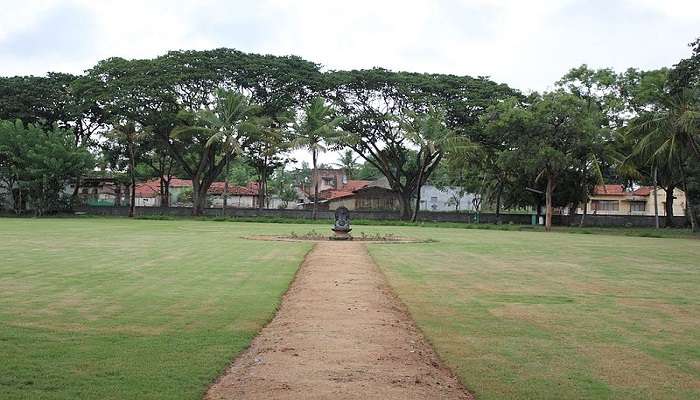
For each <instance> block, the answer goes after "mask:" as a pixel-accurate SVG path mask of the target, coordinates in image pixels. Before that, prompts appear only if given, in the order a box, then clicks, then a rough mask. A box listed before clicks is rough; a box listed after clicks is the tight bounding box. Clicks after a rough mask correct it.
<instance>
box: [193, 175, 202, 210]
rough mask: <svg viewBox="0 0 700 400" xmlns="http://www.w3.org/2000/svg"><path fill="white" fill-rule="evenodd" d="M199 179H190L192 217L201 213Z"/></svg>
mask: <svg viewBox="0 0 700 400" xmlns="http://www.w3.org/2000/svg"><path fill="white" fill-rule="evenodd" d="M200 186H201V185H200V183H199V179H198V178H197V177H196V176H195V177H193V179H192V215H193V216H195V217H196V216H199V215H201V213H202V210H201V208H200V201H199V189H200Z"/></svg>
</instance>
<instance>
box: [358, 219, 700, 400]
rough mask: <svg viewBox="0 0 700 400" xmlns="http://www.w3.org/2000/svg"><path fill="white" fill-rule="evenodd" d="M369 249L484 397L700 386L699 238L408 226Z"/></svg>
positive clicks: (634, 392) (698, 391) (644, 394)
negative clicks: (404, 240) (395, 240)
mask: <svg viewBox="0 0 700 400" xmlns="http://www.w3.org/2000/svg"><path fill="white" fill-rule="evenodd" d="M400 231H401V232H402V233H404V234H413V235H414V236H417V235H420V236H423V237H431V238H433V239H436V240H437V241H438V242H437V243H429V244H414V245H391V246H387V245H372V246H370V252H371V254H372V256H373V257H374V258H375V260H376V261H377V262H378V264H379V265H380V266H381V268H382V269H383V270H384V271H385V273H386V275H387V277H388V279H389V281H390V283H391V285H392V286H393V287H394V289H395V291H396V292H397V294H398V295H399V297H400V298H401V299H402V300H403V301H404V303H406V304H407V306H408V308H409V310H410V312H411V314H412V315H413V317H414V318H415V319H416V321H417V323H418V325H419V326H420V328H421V329H422V330H423V332H424V333H425V335H426V336H427V337H428V339H429V340H430V341H431V342H432V343H433V345H434V346H435V348H436V350H437V352H438V353H439V354H440V356H441V357H442V358H443V359H444V360H445V361H446V363H447V364H448V365H449V366H451V367H452V368H453V369H454V370H455V372H456V373H457V374H458V375H459V376H460V377H461V378H462V380H463V382H464V383H465V384H466V385H467V387H468V388H469V389H471V390H472V391H473V392H474V393H475V394H476V396H477V398H478V399H592V398H595V399H598V398H601V399H603V398H615V399H697V398H700V242H699V241H697V240H696V239H657V238H642V237H625V236H607V235H569V234H562V233H551V234H546V233H541V232H502V231H483V230H455V229H453V230H448V229H428V228H425V229H414V230H408V229H407V228H401V229H400Z"/></svg>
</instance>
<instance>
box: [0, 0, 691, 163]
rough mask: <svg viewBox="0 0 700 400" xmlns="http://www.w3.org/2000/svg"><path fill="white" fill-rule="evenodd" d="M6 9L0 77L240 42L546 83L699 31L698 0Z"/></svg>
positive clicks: (630, 60)
mask: <svg viewBox="0 0 700 400" xmlns="http://www.w3.org/2000/svg"><path fill="white" fill-rule="evenodd" d="M0 10H2V11H3V18H2V23H0V75H29V74H33V75H41V74H44V73H46V72H48V71H61V72H72V73H80V72H82V71H83V70H85V69H87V68H89V67H91V66H92V65H94V64H95V63H96V62H97V61H98V60H101V59H104V58H107V57H112V56H120V57H125V58H150V57H154V56H157V55H160V54H163V53H165V52H166V51H168V50H174V49H208V48H216V47H231V48H236V49H239V50H243V51H247V52H255V53H269V54H275V55H287V54H295V55H299V56H301V57H303V58H305V59H308V60H310V61H314V62H317V63H320V64H322V65H323V66H324V67H325V68H327V69H351V68H370V67H374V66H381V67H385V68H389V69H393V70H406V71H417V72H442V73H453V74H460V75H471V76H481V75H483V76H489V77H491V79H493V80H495V81H498V82H504V83H507V84H509V85H511V86H513V87H515V88H518V89H521V90H546V89H550V88H551V86H552V83H553V82H554V81H556V80H557V79H558V78H560V77H561V76H562V75H563V74H564V73H566V71H567V70H569V69H570V68H572V67H574V66H578V65H580V64H583V63H586V64H588V65H589V66H591V67H595V68H599V67H612V68H614V69H616V70H623V69H625V68H627V67H638V68H642V69H652V68H658V67H662V66H671V65H673V64H674V63H676V62H677V61H678V60H679V59H680V58H683V57H687V56H688V55H689V54H690V51H689V49H688V47H687V44H688V43H689V42H691V41H692V40H693V39H694V38H695V37H698V36H700V0H656V1H654V0H592V1H583V0H579V1H573V0H552V1H525V0H522V1H518V0H504V1H487V0H473V1H470V0H433V1H429V0H425V1H409V0H404V1H388V0H371V1H364V0H344V1H333V0H325V1H321V0H319V1H311V0H309V1H306V0H294V1H282V0H257V1H256V0H248V1H233V0H229V1H225V0H221V1H217V0H199V1H178V0H168V1H160V0H148V1H147V0H140V1H131V0H121V1H108V0H74V1H70V0H63V1H58V0H55V1H52V0H21V1H20V0H0ZM329 157H330V155H329V156H327V157H325V159H326V160H328V159H329ZM331 158H332V157H331Z"/></svg>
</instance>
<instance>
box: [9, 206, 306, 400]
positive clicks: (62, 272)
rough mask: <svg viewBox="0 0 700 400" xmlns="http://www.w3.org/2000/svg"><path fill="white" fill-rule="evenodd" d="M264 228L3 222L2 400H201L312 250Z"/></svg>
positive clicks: (96, 221) (85, 221)
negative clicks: (268, 235)
mask: <svg viewBox="0 0 700 400" xmlns="http://www.w3.org/2000/svg"><path fill="white" fill-rule="evenodd" d="M270 231H271V228H270V227H268V226H265V225H263V224H221V223H217V222H199V221H129V220H126V219H82V220H81V219H42V220H31V219H0V398H1V399H3V400H7V399H88V398H89V399H198V398H201V396H202V394H203V392H204V390H205V389H206V387H207V385H208V384H209V383H210V382H211V381H212V380H213V379H215V378H216V376H217V375H218V374H219V373H220V372H221V371H222V370H223V369H224V368H225V367H226V365H227V364H228V363H229V361H230V360H231V359H232V358H233V357H234V356H235V355H236V354H237V353H238V352H240V351H241V350H242V349H244V348H245V347H246V346H247V345H248V344H249V343H250V340H251V338H252V337H253V336H254V335H255V334H256V333H257V332H258V330H259V329H260V328H261V327H262V325H264V324H265V323H266V322H267V321H268V320H269V319H270V318H271V317H272V315H273V314H274V312H275V308H276V306H277V304H278V302H279V299H280V296H281V294H282V293H283V292H284V291H285V290H286V288H287V286H288V284H289V282H290V281H291V279H292V278H293V276H294V273H295V272H296V270H297V267H298V265H299V264H300V262H301V260H302V258H303V256H304V254H305V253H306V252H307V250H308V249H309V248H310V247H311V246H310V244H306V243H282V242H275V243H271V242H261V241H246V240H242V239H239V237H240V236H241V235H248V234H259V233H264V232H270Z"/></svg>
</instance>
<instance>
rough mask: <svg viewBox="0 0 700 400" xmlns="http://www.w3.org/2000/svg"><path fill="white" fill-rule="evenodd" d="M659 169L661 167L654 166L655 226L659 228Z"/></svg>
mask: <svg viewBox="0 0 700 400" xmlns="http://www.w3.org/2000/svg"><path fill="white" fill-rule="evenodd" d="M658 171H659V168H658V167H657V166H654V227H655V228H656V229H659V190H658V186H659V183H658V177H657V175H658Z"/></svg>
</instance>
